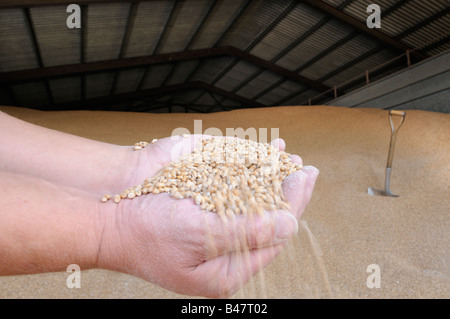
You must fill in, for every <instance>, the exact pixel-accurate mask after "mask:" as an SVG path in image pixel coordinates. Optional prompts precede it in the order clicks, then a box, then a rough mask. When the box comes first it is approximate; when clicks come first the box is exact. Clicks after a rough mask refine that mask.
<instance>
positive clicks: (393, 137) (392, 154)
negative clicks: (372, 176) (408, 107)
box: [386, 110, 406, 168]
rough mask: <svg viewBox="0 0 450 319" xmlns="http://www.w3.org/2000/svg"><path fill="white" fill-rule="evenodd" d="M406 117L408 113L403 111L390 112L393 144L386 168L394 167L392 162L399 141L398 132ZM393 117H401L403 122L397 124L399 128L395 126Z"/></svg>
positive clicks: (390, 147) (391, 143)
mask: <svg viewBox="0 0 450 319" xmlns="http://www.w3.org/2000/svg"><path fill="white" fill-rule="evenodd" d="M405 115H406V113H405V112H403V111H396V110H390V111H389V122H390V123H391V142H390V145H389V154H388V160H387V165H386V168H391V167H392V160H393V159H394V147H395V142H396V140H397V132H398V131H399V130H400V127H401V126H402V124H403V121H405ZM393 116H400V117H401V121H400V122H399V123H398V124H397V127H396V126H395V125H394V122H393V121H392V117H393Z"/></svg>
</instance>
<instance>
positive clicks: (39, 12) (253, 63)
mask: <svg viewBox="0 0 450 319" xmlns="http://www.w3.org/2000/svg"><path fill="white" fill-rule="evenodd" d="M40 2H43V3H44V5H41V6H35V5H34V4H35V3H33V2H32V1H30V5H29V6H27V5H24V6H19V7H18V6H14V5H13V4H12V5H10V6H8V7H5V6H4V5H3V6H2V4H0V43H1V45H0V79H1V76H2V74H6V75H7V76H11V77H14V76H19V77H20V76H22V79H21V80H16V81H11V82H9V81H8V78H6V79H3V80H2V81H3V82H0V103H1V104H18V105H20V106H26V107H41V108H44V109H54V108H56V109H58V107H59V106H60V105H64V104H65V103H69V102H73V103H72V104H71V105H72V106H74V105H75V106H78V105H80V106H82V105H85V104H86V103H87V102H88V100H89V99H91V98H94V97H97V98H102V99H103V100H104V103H105V105H113V104H117V105H119V106H120V105H122V106H124V107H125V106H126V105H127V106H128V108H127V109H124V110H138V111H143V110H147V111H151V110H152V107H155V111H156V110H157V111H158V112H161V108H164V107H168V106H169V105H170V103H175V104H179V105H180V106H183V107H185V106H187V105H192V107H193V109H187V111H193V110H194V109H195V108H196V109H197V110H200V109H201V110H203V111H205V110H209V111H211V110H222V109H223V108H222V106H221V105H224V106H227V107H243V106H245V105H246V103H247V102H246V101H248V102H251V103H253V104H254V105H266V106H275V105H278V104H283V105H288V104H290V105H292V104H299V103H304V102H305V101H309V98H314V97H316V96H317V95H320V94H322V99H318V100H317V101H323V98H324V97H326V96H327V95H326V93H324V91H327V88H328V91H329V90H330V89H332V87H333V86H335V85H337V86H339V85H341V84H343V83H344V84H345V89H346V90H352V89H354V88H357V87H360V86H362V85H364V84H365V70H368V69H373V68H375V67H377V66H378V65H380V64H384V63H386V62H387V61H389V60H391V59H393V58H395V57H397V56H399V55H401V54H403V53H404V50H399V49H398V48H399V47H404V48H406V47H409V48H410V49H412V56H411V58H412V62H413V63H415V61H417V60H419V59H423V57H426V55H428V56H432V55H436V54H439V53H441V52H443V51H445V50H449V49H450V40H449V36H450V9H449V8H450V6H449V2H448V0H436V1H431V0H428V1H415V0H380V1H377V4H379V5H380V7H381V10H382V28H381V29H380V30H378V31H379V32H382V34H383V35H385V36H389V37H391V39H392V41H393V42H396V43H397V44H398V46H397V47H395V45H392V42H391V43H388V42H386V41H384V40H383V39H382V38H380V37H376V36H374V35H373V34H368V33H367V32H364V28H363V29H361V28H356V27H355V25H354V24H353V23H354V22H353V21H352V20H351V19H352V18H354V19H356V21H359V23H361V24H363V25H364V24H365V20H366V18H367V16H368V13H367V12H366V8H367V6H368V5H369V4H371V3H372V2H373V1H370V0H361V1H359V0H358V1H356V0H346V1H342V0H324V1H316V2H315V3H311V4H308V1H304V2H302V1H295V0H275V1H273V0H270V1H269V0H216V1H211V0H184V1H182V0H179V1H177V0H168V1H165V0H164V1H163V0H153V1H136V2H129V1H123V2H122V1H120V0H118V1H115V2H112V3H97V2H96V3H89V4H86V5H83V7H82V11H83V14H82V18H83V19H82V28H81V29H69V28H67V27H66V26H65V20H66V19H67V16H68V13H67V12H66V8H67V5H68V4H69V2H68V1H64V0H52V1H47V2H46V1H45V0H41V1H40ZM45 2H46V3H45ZM32 4H33V5H32ZM317 4H320V5H319V6H318V5H317ZM321 5H328V6H330V7H329V8H331V9H335V10H339V11H340V12H342V13H344V14H345V15H346V16H344V18H342V17H336V16H334V15H333V11H332V10H329V11H327V10H325V9H323V8H324V7H322V8H321ZM229 46H231V47H233V48H234V49H233V50H234V51H233V50H231V49H227V48H229ZM218 47H222V48H225V49H224V50H223V52H222V54H220V55H217V56H216V55H211V54H209V53H208V52H209V51H207V50H208V49H209V48H218ZM417 47H418V48H420V50H421V51H420V52H419V51H417V52H415V51H414V50H413V49H414V48H417ZM192 50H200V52H201V53H198V54H197V53H195V52H194V53H192ZM202 50H203V51H202ZM236 52H237V53H236ZM168 53H177V54H178V53H181V55H182V56H183V59H182V60H180V61H174V60H173V58H171V56H170V55H167V54H168ZM164 54H166V55H164ZM183 54H184V55H183ZM196 54H197V55H196ZM199 55H200V56H199ZM155 56H161V57H162V58H161V60H160V61H159V62H158V63H156V62H155V63H148V64H146V63H141V64H139V65H132V61H133V60H132V59H133V58H137V57H155ZM420 56H421V57H422V58H420ZM105 61H108V63H106V64H102V63H103V62H105ZM120 61H125V62H124V63H130V67H128V68H120V69H119V68H115V67H114V65H116V64H118V63H119V62H120ZM82 62H90V63H94V65H96V66H98V68H99V69H96V70H95V71H81V72H76V71H71V72H68V73H67V74H64V73H61V74H59V75H58V77H49V76H46V75H45V74H46V73H45V72H47V71H48V68H49V67H58V66H63V67H64V68H67V69H71V68H73V69H71V70H76V69H77V67H78V66H79V65H81V64H80V63H82ZM97 62H98V63H99V64H95V63H97ZM120 63H122V62H120ZM68 66H70V68H68ZM403 66H406V57H402V58H400V59H398V60H396V61H395V62H393V63H390V64H388V67H385V68H382V69H380V71H378V72H376V73H374V74H373V76H372V75H371V76H370V80H371V81H373V80H375V79H377V78H380V77H382V76H385V75H387V74H390V73H392V72H395V71H396V70H399V69H400V68H402V67H403ZM36 69H37V70H38V72H37V74H44V75H40V76H37V77H35V79H34V80H27V78H26V77H25V78H24V76H23V74H22V75H21V74H19V73H17V74H15V72H13V71H20V70H25V71H26V73H25V74H28V73H29V74H31V73H32V72H35V70H36ZM61 70H63V71H64V70H65V69H61ZM6 72H13V74H11V73H6ZM61 72H62V71H61ZM80 73H82V74H80ZM6 75H5V76H6ZM205 85H208V86H205ZM177 86H178V87H179V88H180V90H181V91H176V90H175V89H174V90H169V92H168V93H166V94H165V95H162V96H161V95H160V94H159V95H158V96H157V97H155V98H153V97H152V95H150V96H149V97H148V101H149V102H145V103H143V102H142V101H140V100H136V101H134V100H133V99H131V100H130V101H116V100H115V99H114V97H115V95H117V94H122V93H133V92H137V91H139V90H151V89H155V88H159V87H175V88H177ZM208 90H209V92H208ZM214 90H215V92H216V93H211V91H214ZM149 92H150V93H151V94H155V92H157V90H153V91H149ZM221 93H223V96H221ZM225 93H226V94H225ZM131 95H132V94H131ZM136 96H137V95H136ZM97 101H98V100H97ZM312 102H313V103H314V100H313V101H312ZM146 103H147V104H148V105H147V104H146ZM86 105H88V104H86ZM208 105H210V107H207V106H208ZM99 106H100V105H99ZM133 106H135V107H136V108H135V109H133ZM67 107H69V106H67ZM90 107H95V106H90ZM102 107H104V106H103V105H102ZM183 107H182V108H179V109H180V110H181V109H183ZM179 109H177V110H179ZM171 110H172V111H174V110H176V108H172V109H171Z"/></svg>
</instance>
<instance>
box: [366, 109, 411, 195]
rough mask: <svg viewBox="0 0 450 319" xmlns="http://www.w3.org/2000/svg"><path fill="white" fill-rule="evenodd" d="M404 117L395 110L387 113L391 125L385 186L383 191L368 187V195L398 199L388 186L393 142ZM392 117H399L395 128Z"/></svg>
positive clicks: (392, 157) (392, 156)
mask: <svg viewBox="0 0 450 319" xmlns="http://www.w3.org/2000/svg"><path fill="white" fill-rule="evenodd" d="M405 115H406V113H405V112H402V111H395V110H391V111H389V122H390V123H391V143H390V145H389V153H388V159H387V164H386V179H385V184H384V190H380V189H375V188H372V187H369V188H368V189H367V194H369V195H372V196H390V197H399V196H398V195H395V194H392V193H391V190H390V188H389V184H390V182H391V170H392V160H393V159H394V148H395V141H396V140H397V132H398V131H399V130H400V127H401V126H402V124H403V121H404V120H405ZM393 116H400V117H401V120H400V122H399V124H398V126H397V128H395V126H394V122H393V121H392V117H393Z"/></svg>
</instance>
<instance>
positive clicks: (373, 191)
mask: <svg viewBox="0 0 450 319" xmlns="http://www.w3.org/2000/svg"><path fill="white" fill-rule="evenodd" d="M367 194H369V195H370V196H387V197H400V196H398V195H395V194H392V193H391V192H386V191H385V190H381V189H375V188H372V187H369V188H368V189H367Z"/></svg>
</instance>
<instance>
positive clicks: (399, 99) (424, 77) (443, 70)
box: [327, 51, 450, 113]
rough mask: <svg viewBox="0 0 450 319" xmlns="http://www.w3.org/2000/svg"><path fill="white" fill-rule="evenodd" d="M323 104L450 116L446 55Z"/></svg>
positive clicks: (449, 75)
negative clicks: (414, 111)
mask: <svg viewBox="0 0 450 319" xmlns="http://www.w3.org/2000/svg"><path fill="white" fill-rule="evenodd" d="M327 104H328V105H335V106H347V107H361V108H367V107H372V108H382V109H397V110H407V109H416V110H425V111H436V112H444V113H450V51H447V52H444V53H441V54H440V55H437V56H435V57H433V58H430V59H428V60H426V61H423V62H421V63H418V64H416V65H413V66H411V67H409V68H407V69H404V70H402V71H399V72H397V73H395V74H392V75H390V76H388V77H386V78H383V79H381V80H379V81H376V82H374V83H371V84H369V85H367V86H364V87H362V88H360V89H358V90H355V91H353V92H351V93H349V94H346V95H343V96H341V97H339V98H337V99H335V100H333V101H330V102H328V103H327Z"/></svg>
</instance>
